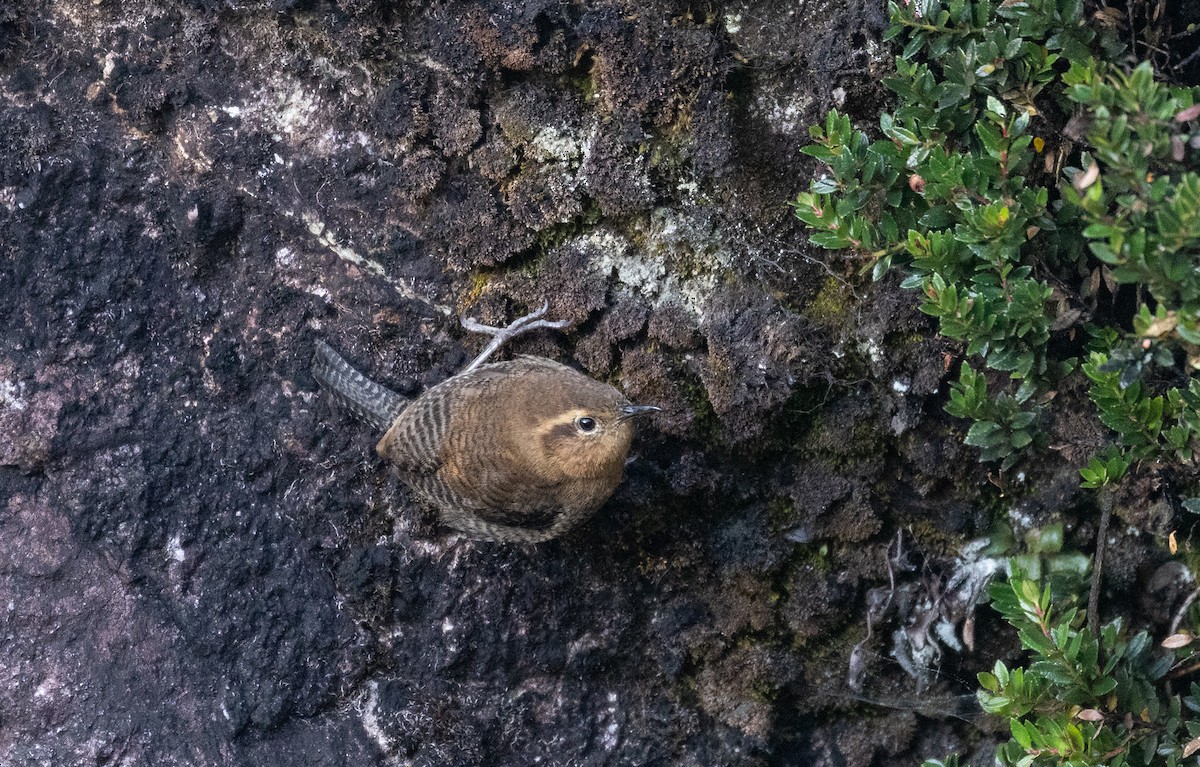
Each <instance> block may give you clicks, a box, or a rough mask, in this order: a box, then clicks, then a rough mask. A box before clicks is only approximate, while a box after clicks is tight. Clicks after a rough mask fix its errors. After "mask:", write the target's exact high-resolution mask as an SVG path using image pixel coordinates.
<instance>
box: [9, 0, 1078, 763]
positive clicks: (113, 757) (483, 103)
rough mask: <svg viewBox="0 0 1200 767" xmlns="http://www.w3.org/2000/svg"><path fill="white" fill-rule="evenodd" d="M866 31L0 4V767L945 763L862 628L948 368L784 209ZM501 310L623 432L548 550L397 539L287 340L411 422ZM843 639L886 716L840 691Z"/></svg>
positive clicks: (925, 455)
mask: <svg viewBox="0 0 1200 767" xmlns="http://www.w3.org/2000/svg"><path fill="white" fill-rule="evenodd" d="M881 14H882V11H881V8H879V7H878V4H876V3H874V2H869V3H857V2H850V3H835V4H824V5H822V4H808V5H804V4H799V5H797V4H795V3H766V4H763V3H741V2H729V3H725V4H717V5H697V4H688V3H667V4H659V5H651V6H645V5H644V4H636V5H635V4H622V3H616V2H614V3H603V2H601V3H591V4H572V3H566V4H564V3H560V2H557V1H556V2H536V1H534V2H527V3H521V4H515V5H514V4H502V3H495V4H492V3H467V2H462V3H455V2H439V3H434V4H432V5H430V6H429V7H426V8H419V7H417V6H416V5H407V6H393V4H390V3H382V2H374V1H373V0H348V1H347V2H343V3H337V4H335V3H331V2H322V1H320V0H305V1H302V2H273V3H268V2H236V3H235V2H231V1H225V0H187V1H184V2H174V3H166V4H162V3H148V2H147V3H138V2H128V3H111V2H91V0H63V2H58V3H54V4H51V5H50V6H49V7H46V6H45V4H42V3H35V2H26V1H25V0H18V1H17V2H15V3H10V4H8V5H7V6H5V9H0V97H2V99H0V134H2V135H4V136H6V141H5V142H4V143H3V144H2V145H0V152H2V154H0V243H2V248H3V252H2V254H0V681H2V682H3V683H2V684H0V763H2V764H5V765H35V764H56V765H62V764H84V763H87V764H192V765H216V764H247V765H249V764H253V765H274V764H281V765H282V764H289V765H290V764H310V765H340V764H347V765H349V764H354V765H363V764H412V765H485V764H486V765H509V764H534V763H542V764H548V765H567V764H572V765H601V764H646V765H649V764H663V765H666V764H672V765H676V764H678V765H689V764H691V765H713V764H751V765H753V764H762V765H767V764H778V765H791V764H795V765H810V764H811V765H824V764H828V765H835V764H836V765H872V764H873V765H885V764H887V765H890V764H912V763H914V762H915V760H917V759H919V758H920V757H921V756H934V755H940V754H943V753H944V752H945V751H947V750H949V749H951V748H956V747H960V748H961V747H964V746H963V745H962V736H961V735H960V734H959V733H960V732H963V731H965V730H964V728H963V727H962V722H960V721H958V720H953V719H945V718H943V717H942V716H941V715H940V714H939V713H937V712H938V706H937V705H936V704H935V705H932V706H923V705H917V704H913V703H911V702H905V701H911V700H912V698H905V697H904V696H905V695H909V696H915V695H928V694H930V691H928V690H925V691H914V690H913V689H905V687H904V685H905V684H912V680H911V679H910V678H909V677H908V676H907V675H906V674H905V673H904V672H903V671H900V670H898V669H897V667H896V665H895V664H894V663H890V664H889V663H888V662H883V661H882V659H884V656H885V655H886V654H887V653H888V652H889V644H890V642H891V639H890V638H889V637H887V636H885V635H884V634H882V633H880V634H876V635H873V636H872V637H871V638H868V637H867V631H868V630H867V617H866V616H867V613H868V611H869V610H870V609H871V608H870V604H869V598H868V597H869V595H870V594H871V590H872V589H876V588H879V587H880V586H882V585H886V584H888V583H889V578H891V579H892V580H893V581H894V580H895V579H896V574H897V573H900V581H902V582H909V581H911V582H912V583H913V586H912V588H913V589H914V590H916V589H917V588H918V586H917V585H916V584H917V582H918V581H919V580H920V578H918V577H917V576H916V575H912V573H916V572H923V573H924V574H925V575H924V577H925V578H926V580H925V581H921V583H922V586H921V587H922V588H923V587H924V586H927V585H928V583H927V581H928V579H929V577H930V576H929V573H930V572H936V571H937V570H938V569H939V568H945V569H946V570H949V569H950V568H951V567H952V566H953V563H954V556H955V550H956V546H957V543H961V542H962V541H965V540H968V539H970V538H971V537H973V536H977V535H979V534H981V533H982V532H983V531H984V530H983V528H984V527H985V526H986V524H987V522H986V515H985V514H984V513H983V512H982V511H980V509H981V507H982V505H983V503H982V502H981V501H980V500H979V499H980V494H981V493H987V492H988V490H989V485H988V484H987V482H986V479H985V477H986V472H985V470H984V469H983V468H981V467H979V466H978V465H977V464H976V463H975V456H974V455H973V454H972V453H970V452H969V451H967V450H965V449H964V448H962V447H961V443H960V442H959V441H958V440H957V439H955V438H954V437H953V435H952V436H951V437H949V438H948V437H946V436H945V435H946V433H947V432H946V423H945V421H946V416H944V414H942V413H941V407H940V401H939V399H938V391H939V386H940V385H941V381H942V377H943V376H944V375H945V371H946V356H945V354H946V352H947V349H946V348H944V347H943V346H942V345H941V344H940V343H939V342H935V341H930V340H928V338H929V337H930V335H931V332H930V325H929V324H928V323H927V322H926V321H925V319H924V318H922V317H920V315H918V314H917V313H916V312H915V311H914V310H913V309H912V308H911V306H912V302H911V299H910V297H908V296H905V295H904V294H903V293H902V292H901V291H899V289H898V288H897V286H896V285H895V284H894V283H883V284H881V285H877V286H861V287H853V288H852V287H851V285H850V283H849V282H847V281H846V278H848V279H852V275H853V274H854V272H855V270H856V268H857V266H856V265H852V264H840V263H837V262H836V257H835V256H831V255H829V254H817V255H819V256H820V258H823V259H828V265H823V264H821V263H819V262H818V261H817V260H815V259H814V257H813V255H814V254H810V253H809V252H808V250H807V245H805V244H804V238H803V236H802V235H801V233H800V232H799V230H798V227H797V226H796V225H795V224H794V223H793V221H792V218H791V215H790V212H789V211H788V209H787V208H786V205H785V203H786V201H787V200H788V199H789V198H790V197H791V196H792V195H794V193H795V192H796V191H797V189H798V188H799V186H801V185H802V184H801V181H800V180H801V179H803V178H806V177H807V175H808V174H810V173H811V171H812V166H811V165H810V164H808V163H807V161H804V160H803V159H802V156H801V155H800V154H799V151H798V150H799V147H800V146H801V145H802V144H803V143H804V141H805V136H806V128H807V125H808V124H809V123H811V122H812V121H813V120H814V119H816V117H817V116H818V115H819V114H823V111H824V110H825V109H826V108H827V107H828V106H830V105H831V104H832V103H833V102H834V100H835V99H841V100H844V101H845V107H844V108H846V109H849V110H850V111H851V113H855V110H858V111H860V112H861V113H862V114H864V115H868V116H869V115H870V114H872V113H873V110H874V109H875V108H876V105H875V101H874V100H875V99H876V98H877V96H878V93H877V88H878V84H877V82H876V80H877V74H878V72H877V69H878V67H879V66H880V62H879V61H876V60H873V59H870V58H868V56H867V55H866V54H865V53H864V51H865V50H867V49H868V42H869V41H872V40H874V39H876V37H877V35H878V32H879V29H880V26H881V24H882V22H883V18H882V15H881ZM835 91H837V92H835ZM843 274H844V275H845V276H846V278H842V275H843ZM543 299H545V300H548V301H549V303H550V307H551V313H552V315H553V316H555V317H559V318H563V319H568V320H570V321H571V323H572V326H571V328H570V329H569V330H568V331H567V332H565V333H563V334H560V335H557V336H550V335H540V336H535V337H530V338H528V339H524V340H522V341H521V342H519V343H518V344H516V348H515V349H514V351H517V352H521V353H536V354H545V355H548V356H552V357H555V358H557V359H561V360H564V361H567V362H569V363H572V364H575V365H577V366H578V367H580V368H582V369H584V370H586V371H588V372H589V373H590V374H592V375H595V376H597V377H601V378H604V379H606V380H610V381H612V382H614V383H616V384H618V385H620V386H621V387H622V388H623V389H624V391H626V393H628V394H629V396H630V397H631V398H632V399H634V400H635V401H639V402H646V403H653V404H657V405H660V406H661V407H662V408H663V411H662V412H661V413H660V414H658V415H657V416H655V417H654V418H653V419H648V420H647V421H646V423H644V424H641V426H642V429H641V432H640V436H639V439H638V442H637V443H636V445H635V452H636V453H637V454H638V458H637V460H636V461H635V462H634V463H633V464H632V465H631V466H630V467H629V469H628V471H627V477H626V481H625V483H624V484H623V485H622V486H621V488H620V489H619V490H618V492H617V494H616V496H615V497H614V498H613V500H612V501H610V503H609V504H608V505H607V506H606V507H605V508H604V509H603V510H602V511H601V512H600V513H599V514H598V515H597V517H596V518H595V519H594V520H592V521H591V522H590V523H588V524H587V525H585V526H583V527H582V528H581V529H579V530H578V531H576V532H575V533H573V534H572V535H570V536H569V537H568V538H566V539H563V540H559V541H553V542H550V543H548V544H544V545H540V546H537V547H520V546H503V545H496V544H482V543H473V542H469V541H463V540H460V539H457V538H455V537H452V536H448V535H447V534H446V532H445V531H441V530H436V529H431V526H430V523H429V521H428V519H427V515H423V514H422V512H421V511H420V510H419V509H417V508H416V507H415V506H414V504H413V502H412V500H411V498H410V497H409V496H408V494H407V493H406V491H405V490H404V489H403V488H402V487H401V486H400V485H399V483H398V482H397V481H396V480H395V479H394V478H392V477H391V476H390V475H389V473H388V471H387V469H386V467H384V466H383V465H381V464H380V462H379V461H378V460H376V458H375V456H374V452H373V445H374V442H375V440H376V439H377V438H378V435H377V434H373V433H370V430H369V429H368V428H367V427H365V426H364V425H363V424H361V423H359V422H356V421H354V420H353V418H352V417H351V416H349V415H348V414H346V413H343V412H339V411H337V410H336V409H334V408H333V407H332V405H331V403H330V402H329V401H328V399H327V398H325V397H323V396H322V395H321V394H320V392H319V391H318V390H317V389H316V386H315V383H314V381H313V380H312V378H311V377H310V376H309V374H308V366H309V360H310V358H311V354H312V349H313V344H314V341H315V340H316V339H318V338H321V339H325V340H327V341H329V342H330V343H331V344H332V345H333V346H334V347H335V348H337V349H338V350H339V351H341V352H342V353H344V354H345V355H346V356H347V358H348V359H350V360H351V361H352V362H354V363H355V364H356V365H357V366H358V367H360V368H361V369H363V370H364V371H366V372H368V373H369V374H370V375H372V376H373V377H375V378H377V379H378V380H380V381H382V382H384V383H386V384H388V385H390V386H392V387H393V388H395V389H397V390H399V391H401V392H402V393H405V394H410V395H411V394H415V393H418V392H419V391H420V390H421V389H423V388H424V387H427V386H429V385H431V384H434V383H437V382H438V381H440V380H442V379H444V378H445V377H447V376H448V375H451V374H452V373H453V372H454V371H455V370H457V369H458V368H459V367H461V365H462V364H463V363H464V362H465V361H466V360H467V359H469V356H470V355H471V354H473V353H474V352H475V351H477V350H478V348H480V346H481V345H482V344H481V341H480V340H479V339H475V338H468V337H465V336H464V334H463V333H462V331H461V330H460V328H459V326H458V324H457V315H458V314H459V313H467V314H470V315H471V316H474V317H477V318H479V319H480V320H481V321H484V322H487V323H491V324H502V323H504V322H506V321H507V320H509V319H511V318H512V317H514V316H516V315H517V314H520V313H523V312H524V311H526V310H527V309H528V308H531V307H536V306H537V305H539V304H540V303H541V302H542V300H543ZM1048 471H1049V469H1048ZM1030 481H1031V482H1032V481H1033V480H1032V479H1031V480H1030ZM997 492H999V491H997ZM1057 497H1059V496H1054V498H1057ZM1054 498H1049V497H1048V498H1047V499H1046V500H1045V502H1044V503H1043V504H1042V505H1041V506H1038V509H1037V510H1035V511H1036V512H1037V513H1043V514H1048V513H1052V509H1051V506H1052V501H1053V500H1054ZM1068 500H1069V498H1068ZM898 539H900V540H902V541H903V542H904V543H905V546H906V547H907V549H913V548H915V549H917V551H915V552H910V551H908V550H907V549H906V552H905V555H906V556H907V557H908V559H907V560H906V559H905V557H902V556H900V554H899V553H898V551H897V548H896V541H897V540H898ZM916 560H920V561H921V562H923V567H924V570H920V568H917V567H916V566H915V565H911V563H912V562H913V561H916ZM905 562H908V563H909V564H910V565H911V566H909V568H908V569H907V570H905V569H904V567H903V566H902V565H904V564H905ZM905 573H908V574H909V575H905ZM906 579H907V580H906ZM955 630H958V627H955ZM861 642H866V644H865V645H863V646H864V647H867V648H869V649H870V650H871V651H872V652H873V653H875V654H876V655H875V656H873V657H876V658H877V659H881V662H876V663H873V664H871V666H872V673H875V674H877V675H878V676H879V677H880V678H881V679H883V678H893V677H894V678H893V679H892V681H891V682H890V683H884V682H880V683H879V684H880V686H886V687H887V690H888V695H890V696H891V697H890V698H888V700H891V701H892V703H891V704H888V703H887V702H886V701H885V702H884V704H883V705H879V699H878V698H877V697H875V696H874V694H873V693H869V692H862V691H855V690H852V689H850V687H849V686H848V685H847V683H846V677H847V673H848V668H849V658H850V653H851V650H852V648H854V646H855V645H856V644H858V643H861ZM1009 651H1010V652H1011V648H1010V649H1009ZM966 656H967V657H966V660H964V661H962V663H963V665H964V667H965V668H966V669H967V670H966V671H964V672H963V676H964V678H968V679H969V678H970V677H971V662H972V660H971V657H972V656H971V655H970V653H969V652H967V653H966ZM982 657H984V658H987V659H988V661H987V662H988V663H990V659H991V658H994V657H996V656H995V655H994V654H993V655H990V656H988V655H986V654H983V655H982ZM938 684H939V685H940V687H938V688H937V689H935V690H934V691H933V692H936V693H939V694H946V695H950V694H956V693H962V692H963V691H964V690H966V689H967V687H966V686H964V685H957V684H956V683H955V682H954V681H950V682H946V681H942V682H939V683H938ZM896 701H899V702H896Z"/></svg>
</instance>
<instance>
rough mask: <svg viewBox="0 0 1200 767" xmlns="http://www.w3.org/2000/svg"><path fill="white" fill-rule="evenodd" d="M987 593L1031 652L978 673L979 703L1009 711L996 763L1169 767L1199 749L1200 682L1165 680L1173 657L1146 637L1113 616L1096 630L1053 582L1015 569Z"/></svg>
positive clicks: (1004, 713)
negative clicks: (1058, 598)
mask: <svg viewBox="0 0 1200 767" xmlns="http://www.w3.org/2000/svg"><path fill="white" fill-rule="evenodd" d="M991 594H992V600H993V601H992V604H993V606H994V607H995V608H996V609H997V610H998V611H999V612H1000V613H1001V614H1002V615H1003V616H1004V619H1005V620H1006V621H1007V622H1008V623H1009V624H1010V625H1012V626H1013V627H1014V628H1015V629H1016V630H1017V634H1018V636H1019V637H1020V640H1021V644H1022V646H1023V647H1024V648H1025V649H1026V650H1028V651H1029V652H1030V653H1031V655H1032V661H1031V662H1030V663H1029V665H1028V666H1027V667H1025V668H1014V669H1009V668H1008V667H1007V666H1006V665H1005V664H1004V663H1001V662H999V661H997V663H996V664H995V666H994V668H993V669H992V671H991V672H984V673H981V674H979V684H980V688H981V689H980V690H979V693H978V698H979V703H980V706H981V707H982V708H983V709H984V711H987V712H988V713H991V714H996V715H999V716H1003V717H1006V718H1007V719H1008V724H1009V729H1010V731H1011V733H1012V738H1011V739H1010V740H1009V741H1007V742H1006V743H1004V744H1002V745H1001V747H1000V748H999V749H998V750H997V753H996V757H997V760H998V762H999V763H1000V764H1004V765H1019V767H1030V766H1031V765H1070V766H1071V767H1085V766H1088V765H1107V766H1108V767H1124V765H1149V764H1155V765H1165V766H1166V767H1172V766H1173V765H1177V764H1182V763H1183V760H1184V758H1185V757H1187V756H1190V755H1191V754H1192V753H1193V752H1194V751H1196V749H1197V747H1200V721H1197V720H1196V719H1195V718H1194V713H1195V712H1196V711H1200V687H1198V686H1197V685H1195V684H1192V685H1191V687H1190V690H1189V691H1188V692H1187V694H1186V695H1184V694H1178V693H1172V691H1171V690H1170V688H1169V687H1168V686H1166V685H1164V683H1163V682H1164V679H1165V677H1166V675H1167V672H1168V671H1170V670H1171V668H1172V666H1173V663H1174V660H1175V657H1174V655H1173V653H1172V652H1170V651H1166V650H1158V651H1156V650H1155V648H1154V647H1153V642H1152V641H1151V638H1150V636H1149V634H1147V633H1146V632H1144V631H1140V632H1136V633H1131V632H1129V631H1127V630H1126V629H1125V627H1124V625H1123V622H1122V620H1121V619H1117V620H1114V621H1112V622H1111V623H1108V624H1106V625H1105V626H1103V627H1102V628H1101V629H1100V633H1099V636H1095V635H1093V634H1092V632H1091V630H1090V629H1088V628H1087V627H1086V626H1084V625H1083V622H1084V616H1083V614H1082V613H1081V612H1080V611H1079V610H1078V609H1077V608H1075V607H1074V606H1071V605H1069V604H1067V605H1056V604H1055V603H1054V601H1053V599H1052V595H1051V590H1050V587H1049V586H1046V587H1042V586H1040V585H1039V584H1038V583H1037V582H1035V581H1032V580H1028V579H1025V578H1023V577H1021V576H1020V575H1019V574H1018V575H1014V576H1013V577H1012V578H1011V579H1010V580H1009V581H1008V582H1006V583H996V584H993V585H992V587H991ZM1177 639H1179V640H1180V642H1188V643H1190V637H1188V636H1185V635H1180V636H1179V637H1178V638H1177ZM1178 643H1179V642H1176V643H1170V642H1169V643H1168V644H1178ZM1185 712H1186V713H1185Z"/></svg>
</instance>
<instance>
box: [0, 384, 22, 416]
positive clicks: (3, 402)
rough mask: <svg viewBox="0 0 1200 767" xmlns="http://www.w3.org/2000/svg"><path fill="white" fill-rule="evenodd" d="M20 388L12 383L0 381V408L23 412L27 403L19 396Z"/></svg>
mask: <svg viewBox="0 0 1200 767" xmlns="http://www.w3.org/2000/svg"><path fill="white" fill-rule="evenodd" d="M22 388H23V387H21V386H20V385H19V384H16V383H14V382H12V381H0V407H4V408H8V409H10V410H24V409H25V408H27V407H29V403H28V402H27V401H26V400H25V398H24V397H22V396H21V390H22Z"/></svg>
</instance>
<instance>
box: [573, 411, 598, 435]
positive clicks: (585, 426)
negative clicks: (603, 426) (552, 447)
mask: <svg viewBox="0 0 1200 767" xmlns="http://www.w3.org/2000/svg"><path fill="white" fill-rule="evenodd" d="M575 425H576V426H578V427H579V430H580V431H582V432H584V433H587V432H593V431H595V430H596V419H595V418H588V417H587V416H586V415H585V416H583V417H582V418H576V419H575Z"/></svg>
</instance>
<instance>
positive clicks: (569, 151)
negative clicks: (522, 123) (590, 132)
mask: <svg viewBox="0 0 1200 767" xmlns="http://www.w3.org/2000/svg"><path fill="white" fill-rule="evenodd" d="M583 150H584V142H583V139H581V138H580V136H579V133H578V132H577V131H573V130H568V129H565V128H553V127H547V128H542V129H541V130H540V131H539V132H538V134H537V135H536V136H534V137H533V139H532V140H531V141H530V142H529V147H528V151H529V155H530V157H532V158H533V159H534V160H537V161H538V162H561V163H573V164H574V163H578V162H579V159H580V158H581V157H583Z"/></svg>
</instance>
